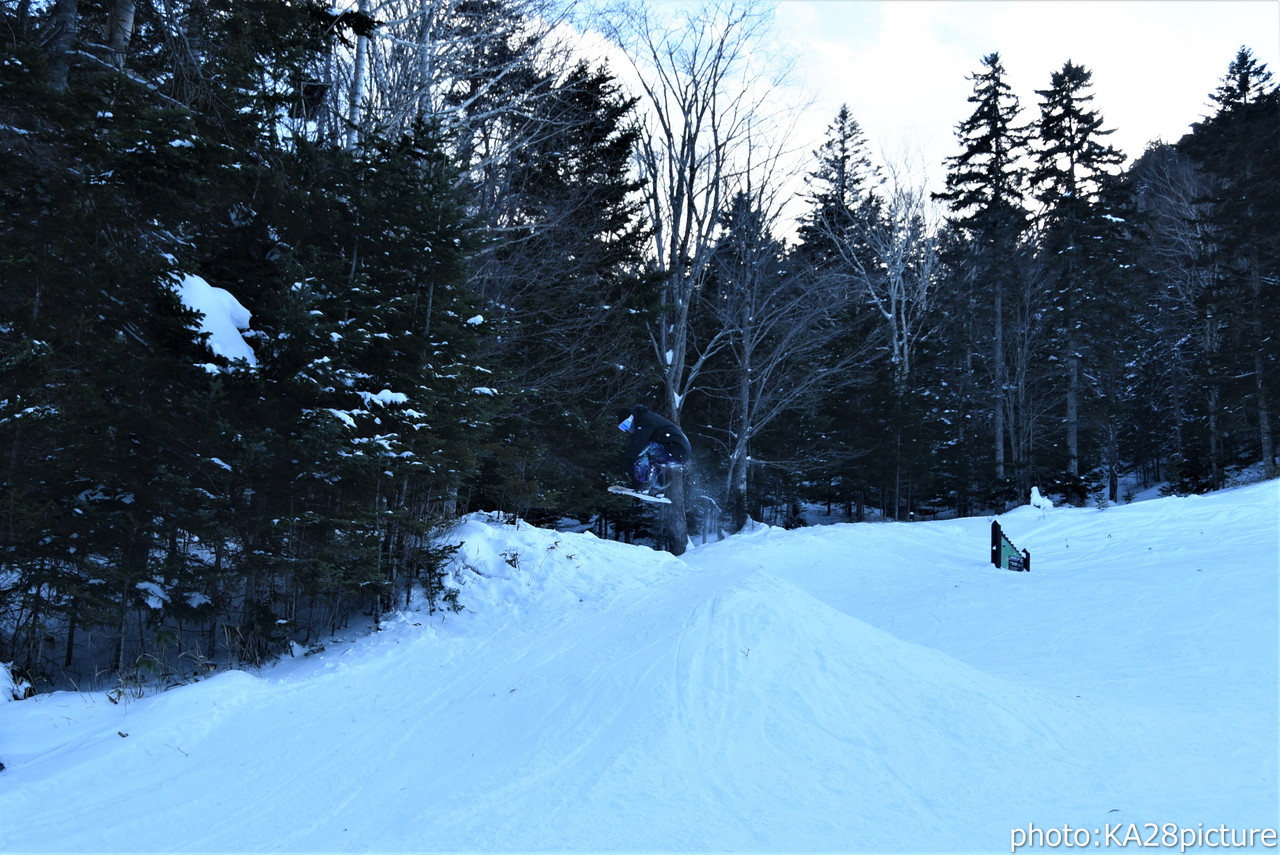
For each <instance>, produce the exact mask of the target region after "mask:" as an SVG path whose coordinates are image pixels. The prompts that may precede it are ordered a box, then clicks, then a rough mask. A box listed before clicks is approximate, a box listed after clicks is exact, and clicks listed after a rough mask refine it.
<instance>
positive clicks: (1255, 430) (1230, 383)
mask: <svg viewBox="0 0 1280 855" xmlns="http://www.w3.org/2000/svg"><path fill="white" fill-rule="evenodd" d="M1210 98H1211V99H1212V100H1213V101H1214V103H1216V104H1217V105H1218V109H1217V112H1216V113H1215V114H1214V115H1212V116H1210V117H1208V118H1207V119H1205V120H1204V121H1203V122H1200V123H1197V124H1196V125H1195V126H1194V128H1193V130H1192V133H1191V134H1189V135H1188V136H1187V137H1185V138H1184V139H1183V140H1182V141H1181V142H1180V143H1179V149H1180V150H1182V151H1184V152H1185V153H1187V154H1188V155H1190V156H1191V157H1192V158H1193V160H1194V161H1195V162H1196V164H1197V166H1198V167H1199V168H1200V170H1201V172H1202V173H1203V174H1204V175H1205V176H1207V178H1208V181H1209V186H1208V193H1207V196H1206V197H1205V201H1206V203H1207V210H1206V211H1205V224H1206V226H1207V228H1208V230H1209V233H1210V240H1211V252H1210V255H1209V259H1208V261H1209V263H1210V264H1211V269H1212V273H1213V275H1212V276H1211V277H1210V279H1209V282H1208V283H1207V287H1206V288H1205V290H1204V292H1203V293H1202V295H1201V297H1200V300H1201V313H1202V315H1203V317H1204V319H1205V321H1206V322H1207V323H1211V324H1213V325H1214V326H1215V327H1216V328H1217V329H1218V330H1219V331H1220V335H1221V339H1220V341H1219V347H1216V348H1214V349H1213V350H1212V351H1211V352H1210V357H1209V361H1208V364H1207V366H1206V367H1207V369H1208V370H1209V371H1210V372H1211V375H1210V376H1209V377H1208V378H1206V382H1208V383H1209V384H1211V385H1213V386H1215V387H1217V388H1220V389H1221V390H1222V392H1223V393H1224V395H1223V397H1221V398H1215V403H1214V404H1213V405H1212V406H1211V408H1210V410H1211V412H1210V418H1211V419H1213V421H1214V422H1217V421H1218V420H1219V419H1220V418H1221V419H1230V420H1232V421H1233V422H1239V423H1240V424H1239V429H1234V430H1233V429H1231V428H1229V427H1227V426H1226V425H1221V424H1213V425H1211V426H1210V433H1211V435H1212V436H1213V441H1214V442H1215V443H1216V442H1217V441H1218V439H1219V437H1226V436H1229V435H1240V434H1241V433H1247V434H1251V435H1252V436H1255V437H1257V441H1256V442H1255V443H1253V444H1252V447H1251V448H1248V450H1247V451H1246V450H1245V449H1240V452H1241V453H1244V454H1248V455H1249V456H1250V457H1251V458H1261V460H1262V461H1263V464H1264V466H1265V467H1266V469H1267V471H1269V472H1274V471H1275V468H1276V466H1277V462H1276V451H1275V434H1276V426H1275V424H1274V419H1273V417H1272V406H1273V405H1272V401H1274V400H1275V396H1276V394H1277V384H1278V383H1280V375H1278V373H1277V372H1280V346H1278V345H1277V343H1276V341H1275V336H1274V334H1273V332H1274V330H1275V329H1276V328H1277V326H1280V297H1278V296H1277V291H1278V290H1280V289H1277V288H1276V281H1277V278H1278V277H1280V236H1278V235H1277V230H1276V229H1275V228H1274V226H1273V224H1274V223H1275V222H1276V221H1277V220H1278V219H1280V166H1277V163H1276V161H1277V156H1278V155H1280V95H1278V94H1277V88H1276V85H1275V84H1274V83H1273V82H1272V74H1271V72H1270V71H1269V70H1267V68H1266V66H1265V65H1264V64H1261V63H1259V62H1258V61H1257V60H1256V59H1255V58H1254V56H1253V54H1252V52H1251V51H1249V50H1248V49H1247V48H1243V47H1242V48H1241V49H1240V50H1239V52H1238V53H1237V54H1236V56H1235V58H1234V59H1233V60H1232V62H1231V65H1230V67H1229V68H1228V70H1227V74H1226V75H1225V76H1224V78H1223V80H1222V83H1221V85H1220V86H1219V87H1218V89H1217V90H1216V91H1215V92H1213V93H1211V95H1210ZM1242 381H1243V382H1242ZM1236 401H1238V402H1248V411H1249V412H1248V415H1246V413H1245V412H1242V411H1240V410H1238V409H1237V408H1236V407H1235V405H1234V403H1233V402H1236ZM1246 425H1247V427H1246ZM1213 482H1214V484H1215V486H1216V485H1219V484H1220V483H1221V478H1220V473H1219V472H1218V471H1217V468H1216V467H1215V471H1214V477H1213Z"/></svg>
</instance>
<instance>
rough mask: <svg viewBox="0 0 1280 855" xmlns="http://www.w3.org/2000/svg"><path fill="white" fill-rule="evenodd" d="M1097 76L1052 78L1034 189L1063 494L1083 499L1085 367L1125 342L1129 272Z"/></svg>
mask: <svg viewBox="0 0 1280 855" xmlns="http://www.w3.org/2000/svg"><path fill="white" fill-rule="evenodd" d="M1091 83H1092V74H1091V73H1090V72H1089V71H1088V70H1087V69H1085V68H1083V67H1082V66H1078V65H1075V64H1074V63H1072V62H1070V61H1068V62H1066V63H1065V64H1064V65H1063V67H1062V70H1061V71H1057V72H1054V73H1053V75H1052V76H1051V87H1050V88H1049V89H1043V90H1037V94H1038V95H1039V96H1040V97H1041V104H1040V118H1039V120H1038V122H1037V124H1036V131H1037V146H1036V149H1035V167H1034V169H1033V172H1032V175H1031V182H1032V185H1033V186H1034V188H1035V191H1036V198H1037V199H1038V201H1039V202H1040V205H1041V211H1040V221H1039V245H1040V246H1039V248H1040V253H1041V255H1042V257H1043V259H1044V261H1043V266H1044V270H1045V271H1046V275H1047V277H1048V278H1047V280H1046V285H1047V286H1048V289H1049V292H1048V297H1049V302H1050V305H1051V307H1052V311H1053V313H1054V319H1055V320H1054V326H1053V329H1052V330H1051V335H1052V337H1053V341H1054V346H1055V349H1056V355H1055V358H1056V360H1057V361H1058V363H1059V364H1060V365H1061V376H1060V382H1061V396H1062V400H1063V411H1064V417H1063V422H1062V424H1063V427H1064V433H1065V437H1064V442H1063V446H1062V453H1061V455H1060V457H1061V470H1060V471H1063V472H1064V473H1065V475H1064V479H1063V484H1064V489H1066V490H1067V491H1068V493H1069V494H1070V495H1071V496H1072V498H1073V499H1075V500H1077V501H1080V500H1083V498H1084V496H1085V494H1086V492H1087V490H1086V489H1085V488H1084V486H1083V483H1084V482H1083V475H1084V474H1085V471H1087V470H1083V471H1082V467H1081V458H1082V455H1083V453H1084V449H1083V447H1082V439H1083V437H1082V433H1081V429H1082V408H1083V407H1084V406H1086V405H1087V403H1088V402H1087V401H1086V396H1087V395H1088V392H1089V389H1088V386H1089V383H1088V376H1087V371H1086V366H1087V365H1088V361H1089V360H1090V359H1092V358H1094V357H1097V356H1099V355H1101V354H1102V353H1104V352H1106V351H1107V349H1108V348H1111V347H1113V346H1114V344H1115V343H1116V342H1118V341H1121V340H1122V338H1118V337H1117V335H1118V334H1119V332H1120V331H1119V330H1118V329H1117V327H1116V323H1112V322H1111V321H1115V322H1117V323H1118V322H1120V321H1121V320H1122V319H1121V318H1119V317H1118V316H1117V315H1118V314H1119V313H1120V308H1121V306H1122V305H1123V303H1122V300H1123V295H1122V294H1121V293H1119V292H1118V290H1117V289H1118V288H1119V287H1120V283H1119V281H1118V279H1117V277H1120V278H1123V271H1125V270H1127V268H1128V266H1129V265H1131V263H1132V259H1131V258H1126V257H1125V255H1124V253H1125V249H1124V247H1123V246H1122V245H1121V244H1120V243H1119V242H1118V239H1119V238H1120V236H1121V235H1122V233H1123V228H1122V226H1123V224H1124V222H1125V220H1124V216H1123V212H1121V211H1119V210H1118V209H1117V208H1116V206H1117V205H1118V204H1120V202H1119V199H1118V197H1119V194H1120V185H1119V180H1118V176H1119V166H1120V164H1121V163H1122V162H1123V159H1124V156H1123V155H1122V154H1121V153H1120V152H1119V151H1117V150H1116V149H1114V148H1112V147H1111V146H1109V145H1107V144H1106V143H1105V142H1104V138H1105V137H1106V136H1107V135H1108V134H1110V133H1111V131H1109V130H1104V129H1103V119H1102V117H1101V115H1100V114H1099V113H1098V112H1097V111H1096V110H1093V109H1092V108H1091V106H1090V105H1091V102H1092V101H1093V95H1092V94H1091V93H1090V91H1089V87H1090V85H1091Z"/></svg>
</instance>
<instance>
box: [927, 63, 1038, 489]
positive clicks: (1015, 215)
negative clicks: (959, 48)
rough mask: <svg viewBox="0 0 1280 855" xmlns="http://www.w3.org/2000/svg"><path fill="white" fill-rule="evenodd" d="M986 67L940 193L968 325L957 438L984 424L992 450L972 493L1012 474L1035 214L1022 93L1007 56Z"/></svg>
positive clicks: (975, 470)
mask: <svg viewBox="0 0 1280 855" xmlns="http://www.w3.org/2000/svg"><path fill="white" fill-rule="evenodd" d="M982 65H983V69H984V70H983V71H982V72H980V73H978V74H975V75H972V76H971V78H970V79H971V80H973V84H974V89H973V94H972V95H971V96H969V103H971V104H973V105H974V110H973V113H972V114H970V116H969V117H968V118H967V119H965V120H964V121H963V122H961V123H960V124H959V125H958V126H957V128H956V137H957V139H958V140H959V142H960V144H961V146H962V147H963V151H962V152H961V153H960V154H958V155H954V156H952V157H950V158H948V159H947V162H948V165H949V169H948V172H947V176H946V191H945V192H944V193H941V194H939V196H938V198H940V199H942V200H944V201H945V202H946V203H947V204H948V206H949V207H950V210H951V224H952V226H953V228H955V229H956V230H957V233H956V240H955V242H954V243H953V244H952V251H951V252H949V253H948V256H949V262H950V267H951V270H952V271H953V276H952V280H951V287H950V288H949V289H948V291H947V297H946V298H944V299H945V300H946V301H947V303H948V304H949V305H948V306H947V309H945V311H949V312H950V313H951V315H952V320H953V322H954V324H955V325H956V326H957V327H960V328H961V329H963V332H962V335H961V336H960V337H959V338H958V339H956V338H953V339H952V340H953V341H955V342H956V344H957V352H956V353H955V355H954V356H953V357H952V358H953V361H954V363H955V365H956V368H957V371H956V373H955V374H954V378H955V380H956V381H957V382H956V383H955V387H954V389H952V395H953V396H954V398H955V400H954V403H953V404H952V405H951V406H952V413H953V416H952V417H953V418H954V420H955V425H956V429H957V430H959V431H961V432H962V434H963V435H962V436H961V437H960V438H959V439H958V445H959V446H960V447H961V448H963V447H965V446H967V445H968V444H969V443H970V442H972V441H973V439H974V438H972V437H970V436H968V435H967V434H968V433H969V432H970V431H977V430H978V429H979V425H981V426H982V428H984V429H985V431H986V433H987V438H988V439H987V443H986V444H987V447H988V448H991V449H993V452H994V453H993V454H992V455H991V457H990V458H989V464H988V465H990V466H991V468H990V469H988V468H987V467H986V466H982V467H972V468H970V467H968V466H964V464H961V465H962V466H964V468H965V469H968V470H969V479H968V480H969V483H968V484H967V485H963V486H961V487H959V489H967V490H972V489H974V488H975V487H976V486H977V484H976V482H977V481H978V480H979V479H980V478H981V480H983V481H988V480H989V479H991V478H994V480H995V482H996V483H997V484H999V483H1001V482H1004V481H1005V479H1006V478H1007V477H1008V474H1009V473H1008V471H1007V468H1006V464H1007V460H1008V452H1009V450H1010V448H1011V444H1010V437H1011V436H1012V432H1011V431H1009V430H1007V428H1006V424H1007V423H1008V422H1010V421H1012V420H1014V419H1017V418H1025V417H1026V414H1025V413H1020V412H1017V411H1016V409H1015V407H1014V403H1015V401H1016V400H1017V398H1016V396H1015V395H1014V394H1013V392H1014V390H1013V388H1012V384H1011V383H1010V373H1011V372H1010V359H1011V356H1012V354H1011V351H1010V348H1009V347H1008V346H1007V344H1006V338H1007V337H1008V336H1010V335H1011V334H1012V333H1013V331H1012V330H1011V329H1010V328H1009V327H1010V321H1011V319H1012V317H1013V313H1012V312H1011V311H1009V309H1008V308H1007V307H1006V304H1007V303H1008V302H1009V301H1012V300H1013V299H1015V297H1016V295H1017V294H1018V293H1019V290H1020V289H1019V287H1018V283H1019V280H1020V278H1021V277H1022V276H1024V275H1025V272H1026V265H1025V263H1023V259H1022V254H1023V253H1024V251H1025V246H1026V243H1025V232H1026V229H1027V226H1028V224H1029V223H1028V219H1029V215H1028V212H1027V210H1026V207H1025V203H1024V189H1025V185H1026V168H1025V166H1024V165H1023V164H1024V163H1025V158H1026V155H1027V153H1028V146H1029V140H1028V135H1027V132H1026V129H1025V128H1022V127H1019V126H1018V125H1017V119H1018V112H1019V109H1020V108H1019V104H1018V99H1017V97H1016V96H1015V95H1014V94H1013V92H1012V90H1011V89H1010V87H1009V84H1008V83H1007V82H1006V80H1005V69H1004V65H1003V64H1002V63H1001V61H1000V55H999V54H995V53H993V54H989V55H987V56H985V57H983V60H982ZM975 371H979V372H980V376H981V377H982V381H981V386H982V387H985V388H981V387H979V388H974V384H975V379H974V374H975ZM980 472H981V473H983V475H985V476H986V477H982V475H979V473H980ZM1025 477H1026V476H1025V473H1023V478H1024V479H1025ZM1020 486H1022V487H1023V488H1025V487H1028V486H1029V485H1027V484H1021V485H1020Z"/></svg>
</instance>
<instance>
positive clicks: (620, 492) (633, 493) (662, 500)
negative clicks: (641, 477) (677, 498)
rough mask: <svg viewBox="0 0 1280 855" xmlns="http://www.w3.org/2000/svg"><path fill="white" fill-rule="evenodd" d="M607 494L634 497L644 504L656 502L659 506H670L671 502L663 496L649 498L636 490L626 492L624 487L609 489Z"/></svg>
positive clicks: (646, 494)
mask: <svg viewBox="0 0 1280 855" xmlns="http://www.w3.org/2000/svg"><path fill="white" fill-rule="evenodd" d="M609 492H610V493H617V494H618V495H619V496H635V497H636V498H637V499H641V500H643V501H646V502H656V503H657V504H660V505H669V504H671V500H670V499H668V498H666V497H665V496H650V495H649V494H648V493H641V492H639V491H637V490H628V489H627V488H626V487H616V486H615V487H610V488H609Z"/></svg>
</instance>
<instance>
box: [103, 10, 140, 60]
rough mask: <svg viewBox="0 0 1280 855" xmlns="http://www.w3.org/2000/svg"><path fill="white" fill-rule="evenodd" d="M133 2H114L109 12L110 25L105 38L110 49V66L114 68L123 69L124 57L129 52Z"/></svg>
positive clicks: (131, 36)
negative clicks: (113, 6)
mask: <svg viewBox="0 0 1280 855" xmlns="http://www.w3.org/2000/svg"><path fill="white" fill-rule="evenodd" d="M134 7H135V3H134V2H133V0H116V5H115V8H114V9H113V10H112V12H111V25H110V31H109V33H108V37H107V45H108V47H110V48H111V64H112V65H114V66H115V67H116V68H124V57H125V54H126V53H127V52H128V50H129V40H130V39H131V38H133V13H134Z"/></svg>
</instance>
